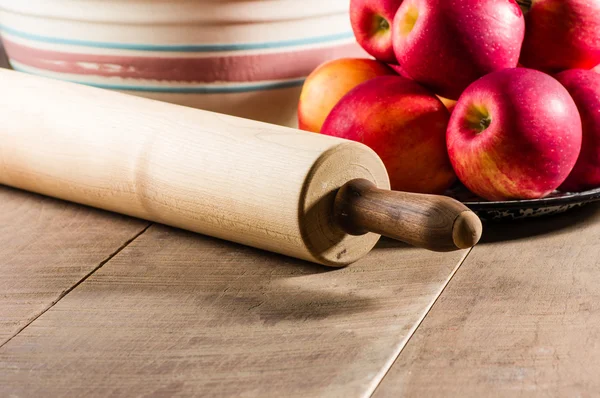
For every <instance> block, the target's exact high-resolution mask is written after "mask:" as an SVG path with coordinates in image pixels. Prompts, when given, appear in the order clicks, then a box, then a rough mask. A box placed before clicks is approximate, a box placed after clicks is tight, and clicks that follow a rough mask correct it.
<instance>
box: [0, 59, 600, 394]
mask: <svg viewBox="0 0 600 398" xmlns="http://www.w3.org/2000/svg"><path fill="white" fill-rule="evenodd" d="M3 63H4V64H5V59H4V58H3V57H2V54H1V48H0V66H2V64H3ZM599 286H600V205H591V206H588V207H585V208H583V209H579V210H575V211H572V212H570V213H567V214H564V215H561V216H558V217H552V218H548V219H540V220H536V221H530V222H526V223H516V224H504V225H493V226H491V225H487V226H486V231H485V234H484V241H483V242H482V243H481V244H480V245H479V246H477V247H476V248H475V249H473V250H471V251H462V252H456V253H450V254H439V253H431V252H427V251H424V250H418V249H414V248H410V247H408V246H405V245H402V244H398V243H395V242H392V241H388V240H383V241H382V242H381V243H380V244H379V245H378V247H377V249H376V250H375V251H374V252H373V253H372V254H371V255H369V256H368V257H367V258H365V259H364V260H362V261H360V262H358V263H356V264H354V265H352V266H350V267H347V268H345V269H341V270H329V269H325V268H324V267H319V266H316V265H312V264H308V263H305V262H301V261H296V260H292V259H289V258H285V257H282V256H278V255H274V254H270V253H265V252H260V251H258V250H254V249H250V248H246V247H243V246H239V245H235V244H232V243H227V242H223V241H219V240H216V239H212V238H208V237H204V236H200V235H194V234H191V233H186V232H183V231H179V230H174V229H170V228H166V227H164V226H160V225H151V224H150V223H147V222H145V221H141V220H135V219H130V218H127V217H123V216H119V215H115V214H110V213H106V212H102V211H98V210H94V209H89V208H85V207H82V206H77V205H73V204H68V203H65V202H61V201H57V200H54V199H49V198H45V197H41V196H38V195H34V194H30V193H25V192H20V191H17V190H14V189H10V188H5V187H0V396H2V397H4V396H8V397H30V396H31V397H33V396H98V397H104V396H109V395H110V396H172V395H177V396H196V395H199V396H248V397H269V396H274V397H293V396H298V397H313V396H328V397H329V396H335V397H337V396H340V397H355V396H356V397H359V396H361V397H362V396H374V397H378V398H379V397H387V396H390V397H397V396H411V397H412V396H415V397H436V396H439V397H448V396H460V397H481V396H506V397H519V396H527V397H529V396H544V397H546V396H557V397H564V396H581V397H588V396H590V397H591V396H596V395H597V394H598V392H599V391H600V378H598V376H597V374H598V369H600V300H599V295H600V287H599Z"/></svg>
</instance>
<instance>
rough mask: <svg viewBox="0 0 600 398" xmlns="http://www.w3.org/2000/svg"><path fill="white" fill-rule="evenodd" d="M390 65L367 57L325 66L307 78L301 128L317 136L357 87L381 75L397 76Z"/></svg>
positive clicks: (334, 61)
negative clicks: (326, 121)
mask: <svg viewBox="0 0 600 398" xmlns="http://www.w3.org/2000/svg"><path fill="white" fill-rule="evenodd" d="M394 74H395V73H394V71H393V70H392V69H390V68H389V67H388V66H387V65H385V64H383V63H381V62H379V61H376V60H374V59H367V58H341V59H337V60H333V61H329V62H326V63H324V64H323V65H321V66H319V67H318V68H317V69H315V70H314V71H313V72H312V73H311V74H310V75H309V76H308V78H307V79H306V82H305V83H304V86H303V87H302V93H301V94H300V102H299V104H298V127H299V128H300V129H302V130H306V131H312V132H314V133H318V132H320V131H321V126H322V125H323V122H324V121H325V119H326V118H327V115H329V112H330V111H331V109H333V107H334V106H335V105H336V104H337V103H338V101H339V100H340V99H341V98H342V97H343V96H344V95H346V93H347V92H348V91H350V90H352V89H353V88H354V87H356V86H358V85H359V84H361V83H364V82H366V81H367V80H370V79H373V78H375V77H378V76H385V75H394Z"/></svg>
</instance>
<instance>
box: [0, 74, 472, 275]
mask: <svg viewBox="0 0 600 398" xmlns="http://www.w3.org/2000/svg"><path fill="white" fill-rule="evenodd" d="M0 87H2V90H3V94H4V95H3V96H2V97H1V99H0V120H1V121H2V122H1V124H0V184H5V185H9V186H13V187H16V188H20V189H24V190H28V191H33V192H37V193H40V194H44V195H48V196H53V197H56V198H60V199H64V200H69V201H72V202H77V203H81V204H85V205H89V206H93V207H98V208H102V209H105V210H109V211H114V212H119V213H122V214H127V215H131V216H134V217H139V218H143V219H147V220H151V221H156V222H160V223H164V224H167V225H171V226H175V227H179V228H183V229H187V230H190V231H194V232H198V233H202V234H206V235H211V236H215V237H217V238H222V239H227V240H231V241H234V242H238V243H242V244H246V245H249V246H253V247H257V248H261V249H265V250H269V251H273V252H278V253H282V254H285V255H289V256H293V257H297V258H301V259H305V260H308V261H313V262H318V263H321V264H325V265H329V266H343V265H346V264H349V263H352V262H354V261H356V260H358V259H359V258H361V257H362V256H364V255H365V254H367V253H368V252H369V251H370V250H371V249H372V248H373V246H374V245H375V243H376V242H377V240H378V239H379V236H380V235H381V234H383V235H387V236H390V237H393V238H396V239H400V240H403V241H405V242H408V243H411V244H413V245H417V246H422V247H427V248H430V249H433V250H456V249H459V248H464V247H470V246H472V245H474V244H475V243H476V242H477V240H478V239H479V236H480V235H481V223H480V221H479V219H478V218H477V217H476V216H475V215H474V214H473V213H470V212H469V211H468V209H467V208H466V207H464V206H463V205H462V204H460V203H458V202H456V201H454V200H452V199H449V198H441V197H435V196H424V195H416V194H406V193H398V192H391V191H389V181H388V176H387V173H386V171H385V167H384V166H383V163H382V162H381V160H380V159H379V157H378V156H377V155H376V154H375V153H374V152H373V151H372V150H370V149H369V148H367V147H366V146H364V145H361V144H358V143H354V142H349V141H345V140H340V139H337V138H333V137H326V136H323V135H319V134H309V133H306V132H301V131H298V130H294V129H289V128H284V127H279V126H274V125H269V124H264V123H260V122H255V121H250V120H245V119H240V118H236V117H231V116H225V115H221V114H216V113H211V112H205V111H200V110H196V109H191V108H186V107H181V106H177V105H172V104H167V103H162V102H158V101H152V100H148V99H143V98H138V97H133V96H129V95H125V94H121V93H116V92H110V91H105V90H100V89H95V88H91V87H85V86H80V85H76V84H71V83H65V82H59V81H55V80H50V79H45V78H40V77H34V76H30V75H25V74H22V73H19V72H12V71H2V70H0Z"/></svg>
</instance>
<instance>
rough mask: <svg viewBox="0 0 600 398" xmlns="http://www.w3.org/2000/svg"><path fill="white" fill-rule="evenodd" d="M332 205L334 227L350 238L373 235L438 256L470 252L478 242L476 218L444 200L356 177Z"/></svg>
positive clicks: (479, 224)
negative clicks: (379, 185)
mask: <svg viewBox="0 0 600 398" xmlns="http://www.w3.org/2000/svg"><path fill="white" fill-rule="evenodd" d="M334 205H335V206H334V209H335V210H334V217H336V219H337V220H338V224H339V225H340V226H342V228H344V229H345V230H346V231H347V232H348V233H351V234H357V235H360V234H365V233H367V232H375V233H377V234H380V235H383V236H387V237H389V238H393V239H397V240H399V241H402V242H405V243H408V244H411V245H413V246H416V247H422V248H426V249H429V250H434V251H441V252H444V251H453V250H459V249H468V248H471V247H473V246H475V244H477V242H478V241H479V238H481V233H482V225H481V220H479V218H478V217H477V215H476V214H475V213H473V212H472V211H470V210H469V209H468V208H467V207H466V206H465V205H464V204H462V203H460V202H458V201H457V200H454V199H452V198H449V197H447V196H439V195H422V194H416V193H409V192H395V191H390V190H385V189H379V188H377V187H376V186H375V185H374V184H373V183H372V182H370V181H368V180H363V179H356V180H352V181H349V182H348V183H346V184H345V185H344V186H342V188H340V190H339V191H338V193H337V194H336V196H335V203H334Z"/></svg>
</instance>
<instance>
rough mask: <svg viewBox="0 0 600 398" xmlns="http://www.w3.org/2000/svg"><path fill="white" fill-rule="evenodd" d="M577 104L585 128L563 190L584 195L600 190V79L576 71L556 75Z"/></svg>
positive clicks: (596, 75) (593, 73) (593, 74)
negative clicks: (581, 192) (576, 157)
mask: <svg viewBox="0 0 600 398" xmlns="http://www.w3.org/2000/svg"><path fill="white" fill-rule="evenodd" d="M556 78H557V79H558V81H559V82H561V83H562V85H563V86H565V88H566V89H567V91H569V93H570V94H571V97H572V98H573V100H574V101H575V104H577V109H579V114H580V115H581V122H582V125H583V142H582V145H581V153H580V154H579V158H578V159H577V163H576V164H575V168H574V169H573V171H571V174H569V177H567V179H566V181H565V182H564V183H563V184H562V185H561V186H560V188H559V189H560V190H562V191H569V192H579V191H585V190H588V189H592V188H598V187H600V75H598V74H597V73H595V72H592V71H589V70H582V69H574V70H568V71H565V72H562V73H559V74H558V75H556Z"/></svg>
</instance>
